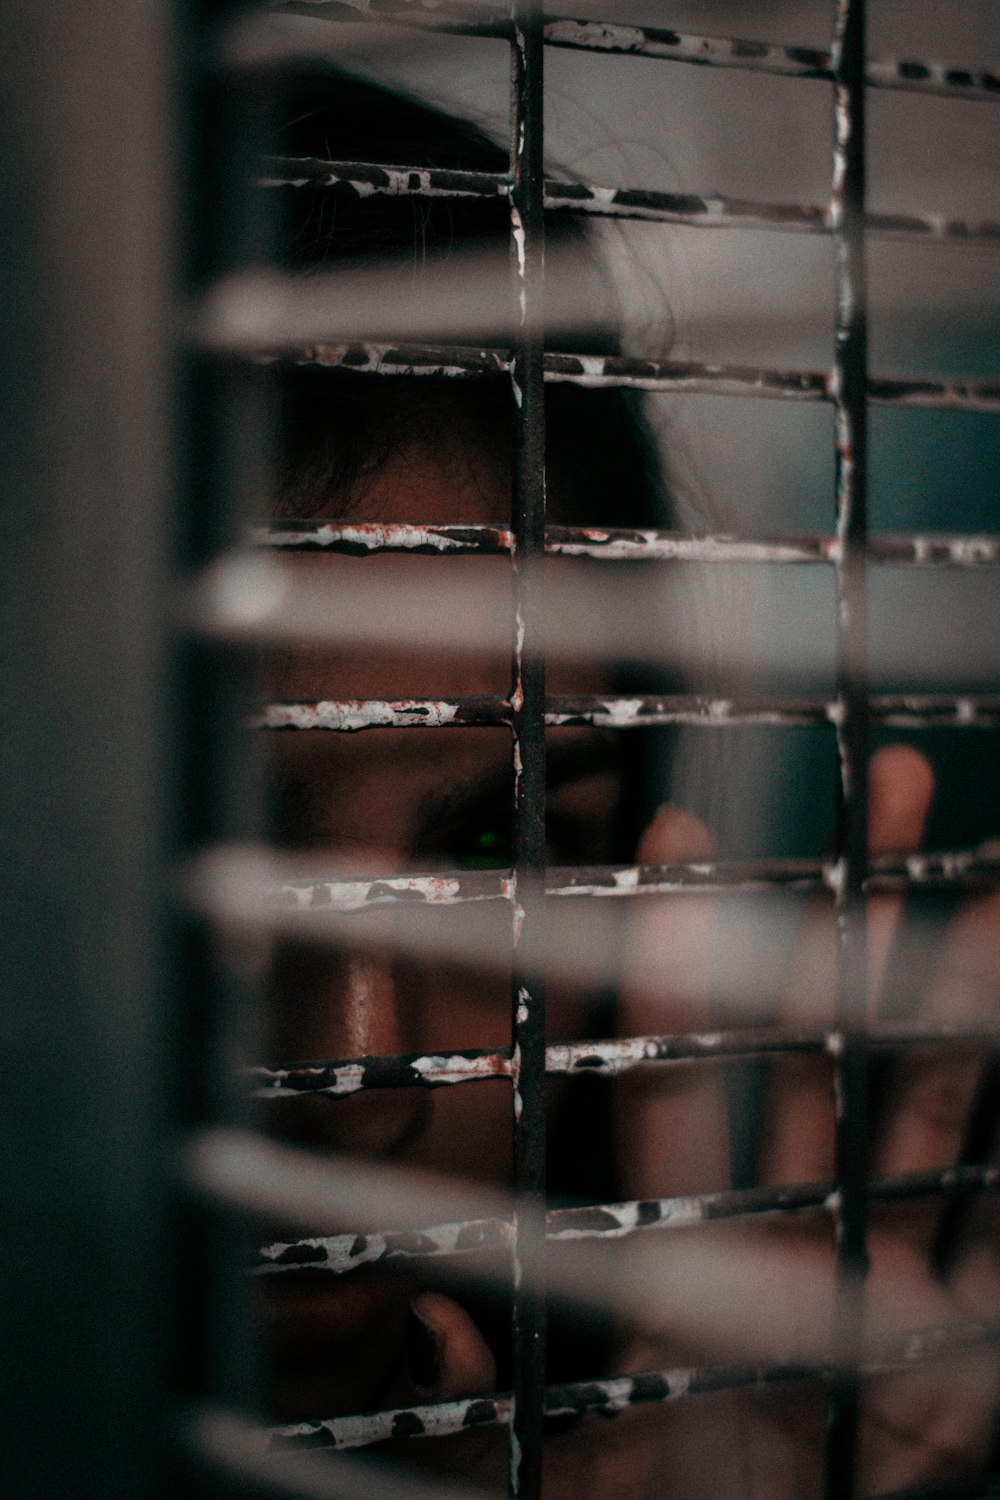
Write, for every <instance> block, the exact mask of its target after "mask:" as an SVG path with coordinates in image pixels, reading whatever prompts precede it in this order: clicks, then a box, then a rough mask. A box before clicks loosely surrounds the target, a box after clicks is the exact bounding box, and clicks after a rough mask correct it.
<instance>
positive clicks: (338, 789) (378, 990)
mask: <svg viewBox="0 0 1000 1500" xmlns="http://www.w3.org/2000/svg"><path fill="white" fill-rule="evenodd" d="M457 410H458V411H459V417H458V419H457V420H452V421H449V422H442V423H441V425H440V430H435V431H431V432H429V433H428V434H427V435H426V436H421V437H414V438H411V439H409V440H408V441H407V442H405V443H402V444H400V445H399V447H398V448H397V449H396V450H395V451H393V452H392V453H391V454H390V455H389V456H388V458H387V459H386V461H385V462H384V463H383V464H382V465H381V466H380V467H379V468H378V470H377V471H376V472H375V473H374V474H372V475H370V476H369V477H368V478H367V479H366V480H365V482H364V484H363V485H362V486H359V487H358V489H357V491H356V492H355V493H353V494H352V495H350V496H343V495H341V496H338V495H336V494H333V495H330V496H329V497H326V498H325V499H324V501H323V503H322V507H321V509H319V510H318V512H317V513H318V515H319V517H320V518H321V519H326V520H331V519H337V518H338V517H340V518H345V517H346V516H347V515H349V519H350V520H352V521H364V520H378V521H384V522H393V521H406V522H424V523H447V522H453V523H466V524H486V523H492V524H497V523H504V522H505V520H506V518H507V516H508V515H509V511H510V475H509V468H508V466H507V463H506V460H505V458H504V448H503V444H502V443H501V442H500V441H499V440H497V441H493V440H492V439H491V435H490V433H489V431H488V430H487V431H484V429H483V427H482V425H481V423H477V424H475V425H472V424H469V425H468V426H466V425H464V424H463V423H462V421H461V417H460V408H457ZM291 562H292V566H294V567H297V568H300V569H302V570H303V573H305V572H306V571H307V570H316V571H318V572H320V573H322V574H323V575H324V577H325V578H326V579H327V580H328V583H329V587H331V588H335V587H336V579H337V577H338V576H342V571H343V570H350V571H352V572H353V574H354V575H355V577H356V576H357V573H358V570H363V574H364V577H365V579H366V581H369V580H370V583H371V587H372V589H373V590H378V589H386V590H393V591H397V592H398V591H404V592H405V589H406V588H407V586H408V585H409V586H412V585H413V584H414V583H424V584H426V583H428V582H430V583H431V584H432V586H435V587H436V586H437V583H438V581H440V587H441V590H442V596H444V593H445V591H446V589H447V588H448V587H449V586H450V585H453V584H454V582H455V581H456V580H457V581H459V582H460V583H465V584H471V585H473V586H474V589H475V595H476V598H477V606H478V608H479V609H480V610H481V611H482V612H483V613H485V614H486V615H488V616H489V617H490V618H491V619H495V621H496V641H497V645H496V649H495V651H491V652H488V653H482V654H480V655H476V656H471V655H466V654H462V653H461V652H456V651H449V650H448V648H447V646H446V645H443V646H442V650H441V652H440V653H436V654H435V655H434V656H430V655H421V656H415V655H414V654H413V653H412V652H411V651H407V650H405V649H402V648H400V649H398V650H396V649H393V650H386V649H378V650H373V651H356V650H351V651H346V650H345V651H339V650H331V651H323V652H322V653H318V652H306V651H296V652H283V653H282V654H281V655H280V657H279V656H277V655H275V656H272V657H270V658H269V659H268V660H267V661H266V662H265V664H264V673H263V678H264V682H263V692H264V695H265V697H266V699H268V700H270V701H279V700H280V701H289V700H314V699H320V698H380V699H386V698H388V699H392V698H399V697H430V698H439V697H448V696H452V695H458V694H478V693H492V694H506V693H507V692H508V691H509V688H510V647H509V641H510V608H511V593H510V568H509V563H508V561H507V560H506V559H505V558H502V557H501V558H487V557H480V558H459V559H453V558H445V559H439V558H436V557H412V558H391V557H374V558H361V559H355V558H330V557H317V556H315V555H311V554H300V555H298V556H295V557H293V558H292V559H291ZM442 617H443V620H445V621H446V622H448V623H449V624H451V626H452V628H453V631H454V638H455V639H457V640H459V641H460V640H461V637H462V621H461V620H460V619H454V618H453V617H451V616H450V615H449V612H448V609H447V607H445V608H444V609H443V612H442ZM550 686H551V687H552V689H553V690H557V691H562V692H572V691H581V690H583V689H584V687H587V686H590V687H592V686H593V684H592V683H589V684H588V683H582V682H581V681H579V680H574V675H573V674H572V673H566V672H564V673H563V674H562V676H561V678H560V680H559V681H557V682H552V683H551V684H550ZM548 751H549V753H548V760H549V796H548V803H547V826H548V829H549V840H550V855H549V857H550V861H551V862H552V863H555V864H573V863H601V862H607V861H608V860H609V859H610V858H611V857H613V854H614V852H615V851H616V849H617V845H616V834H617V826H616V823H617V812H618V806H619V801H620V794H621V789H622V768H621V765H620V754H619V745H618V742H617V741H616V738H615V737H614V736H613V735H608V734H605V733H602V732H595V731H590V730H579V729H576V730H574V729H567V730H561V731H555V732H551V733H550V737H549V746H548ZM267 757H268V768H269V781H270V786H271V803H272V809H273V820H272V823H273V826H272V836H273V838H274V840H275V842H276V843H277V844H278V846H279V847H280V848H283V849H284V850H286V851H288V852H291V853H293V854H294V856H295V858H296V859H297V860H298V861H302V862H303V864H304V866H305V867H306V868H308V870H309V873H310V874H316V875H319V874H322V873H323V872H325V871H329V870H330V869H331V867H337V868H340V869H344V868H345V867H347V868H350V869H352V870H354V871H356V872H357V873H358V874H364V875H389V874H394V873H399V872H403V871H421V872H427V871H429V870H434V869H448V870H456V869H463V868H464V869H482V868H490V867H499V868H503V867H509V865H510V863H511V852H510V850H511V826H510V807H511V793H512V755H511V738H510V733H509V731H508V730H506V729H503V728H496V729H493V728H486V729H445V730H435V731H428V730H420V729H409V730H368V731H365V732H363V733H359V734H340V733H329V732H324V731H313V732H304V733H300V732H273V733H269V734H268V736H267ZM353 920H354V921H355V922H356V923H357V924H358V928H357V932H358V933H359V934H360V937H358V939H357V941H356V942H352V945H351V947H350V950H347V949H344V950H335V949H332V948H331V947H329V946H320V945H318V944H317V945H306V944H295V945H293V944H291V943H289V944H286V945H285V946H283V947H282V948H281V950H280V951H279V953H278V954H277V956H276V961H275V965H274V972H273V983H272V995H271V1007H270V1030H271V1039H270V1046H271V1058H272V1060H274V1061H275V1062H277V1063H283V1062H291V1061H296V1062H297V1061H307V1060H333V1059H346V1058H353V1057H362V1056H377V1055H386V1054H394V1053H403V1054H405V1053H427V1052H433V1051H439V1050H443V1049H451V1048H491V1049H496V1048H501V1047H505V1046H507V1045H509V1042H510V1024H511V1023H510V967H509V962H508V963H506V964H500V965H494V966H489V965H487V966H485V967H476V968H472V967H470V966H469V965H468V964H467V963H465V964H463V963H462V962H459V961H454V962H449V961H448V960H447V957H443V958H442V959H440V960H433V961H431V960H427V959H421V960H419V961H416V960H414V959H412V958H406V957H399V956H397V955H396V954H394V953H393V952H392V951H391V949H390V946H389V945H388V944H387V943H386V941H385V938H384V935H383V936H382V937H381V939H380V941H379V942H378V943H373V944H372V946H371V947H365V946H364V941H363V927H362V925H361V924H363V923H364V921H365V917H364V916H363V915H362V916H359V917H357V918H355V919H353ZM421 920H425V921H426V922H427V923H428V924H429V928H428V930H435V931H436V932H437V933H438V934H439V935H440V937H441V938H442V940H443V941H444V942H445V943H446V942H447V938H448V934H449V933H451V934H454V935H456V936H457V937H458V938H459V940H460V939H461V934H462V932H463V930H464V931H465V932H466V933H468V930H469V929H468V923H469V922H470V921H475V922H476V923H477V924H479V925H478V926H477V928H476V932H477V939H476V941H477V942H479V941H481V942H482V943H483V944H484V946H486V947H489V946H493V947H495V948H496V950H498V951H499V952H501V953H504V952H506V951H508V950H509V934H510V922H511V912H510V908H509V906H508V905H507V904H506V903H503V902H496V903H491V904H490V905H489V906H488V907H482V906H480V907H479V908H478V909H477V910H473V909H471V908H469V907H465V908H463V907H456V908H450V909H443V910H441V909H439V910H438V911H436V912H433V911H432V912H427V913H425V914H422V915H421ZM555 920H556V921H557V922H558V920H559V917H558V916H556V918H555ZM463 924H464V928H463ZM594 1003H595V997H594V996H590V995H587V994H585V993H581V992H580V991H578V990H577V991H573V990H567V989H565V988H560V987H559V986H558V984H555V985H552V986H550V998H549V1007H548V1033H549V1039H550V1041H557V1040H570V1039H574V1038H576V1039H579V1038H581V1037H583V1036H586V1035H588V1034H590V1031H591V1028H592V1024H593V1023H590V1024H589V1025H588V1012H590V1011H591V1010H592V1008H593V1005H594ZM553 1103H554V1104H556V1103H558V1099H557V1097H556V1095H555V1092H554V1091H553ZM269 1108H270V1110H271V1111H273V1115H272V1123H273V1124H274V1126H275V1128H277V1129H278V1130H279V1131H280V1132H281V1133H282V1134H284V1135H285V1136H286V1137H290V1138H292V1139H295V1140H298V1141H300V1142H303V1143H307V1144H310V1145H312V1146H314V1147H319V1148H326V1149H329V1150H331V1151H333V1150H336V1151H345V1152H349V1153H351V1154H353V1155H356V1156H360V1157H363V1158H379V1159H383V1160H386V1161H397V1162H401V1163H407V1164H410V1165H414V1166H417V1167H423V1168H426V1169H429V1170H432V1171H433V1172H435V1173H438V1174H446V1175H455V1176H458V1177H461V1178H465V1179H467V1180H470V1181H473V1182H477V1183H489V1184H493V1185H502V1184H504V1183H505V1182H506V1181H507V1180H508V1178H509V1171H510V1156H511V1097H510V1084H509V1081H508V1080H498V1081H497V1082H496V1083H485V1084H474V1085H467V1086H458V1087H448V1088H443V1089H437V1090H433V1091H431V1090H419V1089H392V1090H375V1091H368V1092H363V1093H360V1094H355V1095H352V1096H347V1097H344V1098H329V1097H324V1096H322V1095H311V1096H305V1097H302V1098H297V1099H292V1100H284V1101H273V1102H272V1103H271V1104H270V1105H269ZM379 1227H380V1226H378V1225H374V1224H373V1225H358V1226H357V1228H358V1229H359V1230H365V1229H377V1228H379ZM431 1284H432V1283H430V1282H428V1281H427V1280H426V1279H421V1273H420V1272H419V1271H414V1272H411V1273H407V1274H406V1275H403V1274H397V1273H392V1272H385V1271H379V1270H374V1269H372V1270H365V1269H363V1270H360V1271H355V1272H352V1273H350V1275H349V1276H347V1277H343V1278H338V1279H336V1281H334V1280H333V1279H332V1278H327V1279H326V1281H325V1282H321V1281H319V1280H318V1279H313V1280H310V1279H309V1278H308V1276H302V1277H298V1276H291V1277H284V1276H283V1277H282V1278H280V1285H276V1286H269V1287H268V1288H267V1292H266V1296H265V1301H264V1315H265V1320H266V1325H267V1329H268V1335H269V1342H270V1347H271V1354H272V1369H273V1375H274V1386H273V1398H274V1404H275V1407H276V1409H277V1413H278V1415H279V1416H281V1417H283V1418H297V1417H316V1416H331V1415H335V1414H337V1413H338V1412H341V1411H345V1410H365V1409H369V1408H371V1407H373V1406H377V1405H378V1404H380V1401H381V1399H382V1397H383V1393H384V1392H385V1390H386V1389H387V1387H388V1386H389V1384H390V1383H391V1381H392V1380H393V1378H394V1375H395V1373H396V1371H397V1370H398V1368H399V1367H400V1366H401V1364H402V1362H403V1361H404V1359H405V1357H406V1348H405V1345H406V1338H407V1308H408V1304H409V1301H410V1299H411V1298H412V1297H413V1296H414V1294H415V1293H416V1292H419V1291H420V1290H422V1289H424V1288H426V1287H427V1286H428V1285H431Z"/></svg>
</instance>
